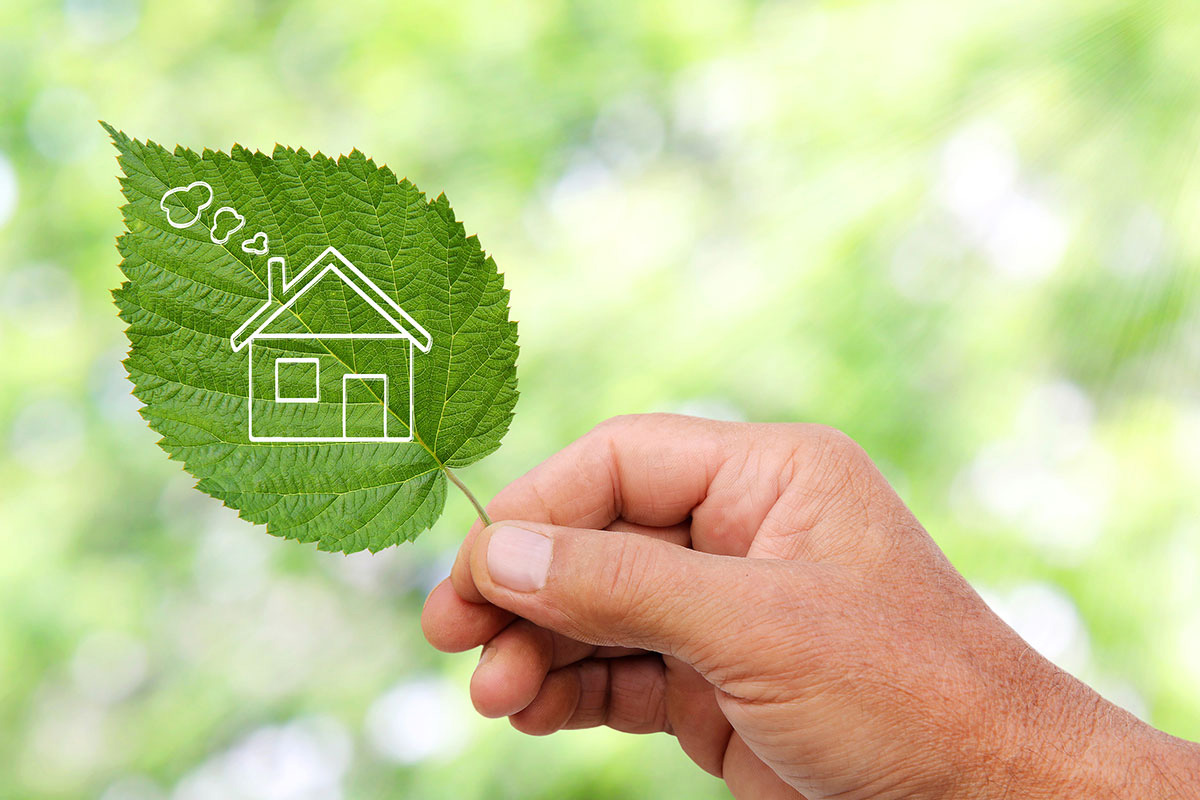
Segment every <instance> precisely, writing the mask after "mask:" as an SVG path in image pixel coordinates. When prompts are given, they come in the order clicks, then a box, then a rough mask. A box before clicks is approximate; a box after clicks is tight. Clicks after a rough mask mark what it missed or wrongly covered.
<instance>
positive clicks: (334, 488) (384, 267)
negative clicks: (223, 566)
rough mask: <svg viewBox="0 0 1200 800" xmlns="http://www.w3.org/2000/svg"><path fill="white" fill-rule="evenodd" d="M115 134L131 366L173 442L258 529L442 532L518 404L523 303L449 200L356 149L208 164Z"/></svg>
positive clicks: (408, 535) (309, 535) (406, 534)
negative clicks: (450, 495) (469, 477)
mask: <svg viewBox="0 0 1200 800" xmlns="http://www.w3.org/2000/svg"><path fill="white" fill-rule="evenodd" d="M105 128H106V129H107V130H108V132H109V134H110V135H111V136H112V139H113V143H114V144H115V145H116V148H117V150H118V151H119V157H118V161H119V163H120V166H121V169H122V171H123V172H124V176H123V177H122V178H121V188H122V190H123V192H124V195H125V199H126V200H127V204H126V205H125V206H124V207H123V209H122V211H123V214H124V219H125V226H126V229H127V230H126V232H125V233H124V234H122V235H121V236H120V238H119V239H118V240H117V249H118V250H119V251H120V253H121V256H122V259H123V260H122V262H121V271H122V272H123V273H124V275H125V278H126V279H127V280H126V281H125V282H124V283H122V284H121V286H120V288H118V289H116V290H115V291H114V292H113V297H114V299H115V301H116V305H117V307H118V309H119V310H120V315H121V318H122V319H123V320H124V321H125V322H126V323H128V328H127V331H126V333H127V335H128V337H129V343H130V350H129V357H128V358H127V359H126V361H125V365H126V369H127V370H128V373H129V377H130V379H131V380H132V381H133V383H134V387H135V388H134V394H135V395H136V396H137V397H138V399H139V400H141V401H142V402H143V403H144V404H145V406H144V408H143V409H142V415H143V417H145V419H146V420H147V421H148V422H149V423H150V426H151V427H152V428H153V429H154V430H155V431H157V432H158V433H160V434H161V435H162V439H161V440H160V442H159V444H160V445H161V446H162V448H163V449H164V450H165V451H166V452H167V453H168V455H169V456H170V457H171V458H173V459H177V460H179V461H182V462H183V465H184V467H185V468H186V469H187V470H188V471H189V472H190V473H192V474H193V475H195V476H196V477H197V478H199V483H198V484H197V486H198V488H199V489H201V490H203V491H204V492H207V493H208V494H210V495H212V496H213V497H216V498H218V499H220V500H221V501H223V502H224V503H225V504H226V505H228V506H230V507H232V508H235V509H237V510H238V512H239V514H240V515H241V516H242V517H244V518H245V519H248V520H250V521H251V522H256V523H263V524H265V525H266V526H267V529H268V531H269V532H270V533H272V534H274V535H276V536H284V537H287V538H290V539H297V540H299V541H304V542H316V543H317V545H318V547H319V548H320V549H323V550H342V551H345V552H353V551H356V550H361V549H363V548H367V549H370V550H372V551H375V550H379V549H380V548H383V547H387V546H389V545H392V544H396V543H398V542H401V541H405V540H411V539H413V538H415V537H416V536H417V535H418V534H419V533H421V532H422V531H424V530H425V529H427V528H428V527H429V526H430V525H432V524H433V522H434V521H435V520H436V519H437V518H438V516H439V515H440V514H441V511H442V508H443V506H444V504H445V500H446V486H447V476H449V477H450V478H451V479H452V480H455V482H456V483H458V481H457V479H456V478H455V476H454V475H453V473H452V472H451V471H450V468H453V467H463V466H466V465H468V464H471V463H473V462H474V461H477V460H478V459H480V458H482V457H483V456H485V455H487V454H488V453H491V452H492V451H494V450H495V449H496V448H497V447H499V446H500V440H501V439H502V438H503V436H504V434H505V432H506V431H507V430H508V426H509V423H510V422H511V420H512V415H513V407H514V405H515V404H516V399H517V388H516V358H517V326H516V323H515V322H511V321H509V318H508V290H507V289H505V288H504V279H503V276H502V275H501V274H500V273H499V272H498V271H497V268H496V264H495V262H494V261H493V260H492V259H491V258H490V257H489V256H487V255H485V254H484V252H483V250H482V249H481V248H480V245H479V241H478V240H477V239H476V238H475V237H474V236H467V235H466V233H465V231H464V230H463V226H462V224H461V223H459V222H458V221H457V220H456V219H455V217H454V212H453V211H452V210H451V209H450V204H449V203H448V202H447V200H446V198H445V196H440V197H438V198H437V199H436V200H433V201H429V200H427V199H426V197H425V195H424V194H422V193H421V192H420V191H418V190H417V188H416V187H415V186H413V185H412V184H411V183H410V182H409V181H408V180H397V179H396V176H395V175H394V174H393V173H392V172H391V171H390V170H389V169H388V168H387V167H380V166H377V165H376V164H375V163H374V162H373V161H371V160H370V159H368V158H366V157H365V156H364V155H363V154H362V153H359V152H357V151H354V152H352V153H350V154H349V155H347V156H341V157H339V158H337V159H336V160H335V159H332V158H328V157H326V156H324V155H321V154H320V153H317V154H315V155H309V154H308V153H307V152H305V151H304V150H303V149H300V150H292V149H290V148H285V147H282V146H276V148H275V151H274V152H273V153H272V154H271V155H269V156H268V155H265V154H263V153H259V152H250V151H249V150H246V149H245V148H243V147H240V146H237V145H235V146H234V147H233V148H232V150H231V152H230V153H228V154H226V153H221V152H212V151H208V150H205V151H204V152H203V153H202V154H199V155H198V154H196V153H194V152H192V151H191V150H187V149H184V148H181V147H177V148H176V149H175V150H174V151H173V152H171V151H168V150H166V149H165V148H163V147H161V146H159V145H157V144H155V143H154V142H151V141H146V142H144V143H143V142H139V141H137V140H135V139H131V138H129V137H128V136H126V135H125V134H124V133H122V132H120V131H117V130H116V129H114V128H112V127H111V126H109V125H107V124H105ZM197 182H202V183H200V184H197ZM193 184H197V185H195V186H193ZM205 185H207V187H210V188H211V190H212V191H211V195H212V196H211V199H210V200H208V202H206V199H207V197H206V196H207V195H208V194H209V193H208V192H207V191H206V188H205ZM188 187H191V189H190V190H189V188H188ZM172 189H181V191H178V192H173V193H170V194H168V192H170V190H172ZM235 212H236V213H235ZM168 213H169V214H170V219H168ZM239 218H242V219H244V224H243V225H241V226H240V227H239V226H238V222H239ZM192 219H195V221H194V222H193V223H192V224H187V223H188V222H189V221H190V220H192ZM214 220H215V222H216V225H215V228H216V230H215V232H214V231H213V230H212V229H213V228H214ZM180 225H182V226H183V227H177V226H180ZM234 229H236V230H234ZM231 230H233V233H232V235H230V231H231ZM264 234H265V236H264ZM226 237H228V238H227V240H226V241H225V242H224V243H223V244H218V243H214V238H215V239H218V240H220V239H225V238H226ZM264 246H265V247H266V248H267V250H268V251H267V253H264V254H259V252H260V251H261V250H262V249H263V247H264ZM331 247H332V248H334V249H333V250H332V251H331V250H329V248H331ZM279 257H282V258H283V262H282V265H283V266H282V267H281V265H280V263H279V262H276V263H274V264H271V263H270V262H269V260H270V259H273V258H279ZM305 267H310V269H308V271H307V272H302V271H303V270H304V268H305ZM355 269H356V270H358V272H359V274H356V273H354V272H353V270H355ZM272 270H274V274H269V273H272ZM284 275H286V278H287V283H285V282H284V280H283V276H284ZM297 276H299V277H297ZM269 285H270V286H271V287H272V289H273V292H274V296H273V297H270V298H269V297H268V286H269ZM372 285H373V286H372ZM252 318H253V319H252ZM248 320H250V322H249V323H248V324H247V321H248ZM264 323H266V324H265V327H264ZM239 329H241V331H240V333H239V335H238V338H232V337H234V334H235V333H238V332H239ZM256 332H257V333H256ZM363 334H370V335H371V336H370V337H367V338H364V337H363ZM423 350H427V352H423ZM280 359H281V360H280ZM351 376H380V377H366V378H360V377H351ZM382 376H386V385H385V382H384V379H383V377H382ZM410 386H411V390H410V389H409V387H410ZM410 392H411V394H410ZM410 420H411V422H412V424H411V427H410V425H409V423H410ZM252 432H253V434H254V437H255V438H254V440H253V441H252V440H251V433H252ZM385 436H386V437H387V438H388V439H390V440H388V441H361V439H371V438H375V439H382V438H383V437H385ZM344 438H350V439H360V440H359V441H346V440H344ZM399 438H411V441H403V442H397V441H392V440H394V439H399ZM281 439H284V440H281ZM460 485H461V484H460ZM464 491H465V487H464ZM468 496H470V495H469V493H468ZM471 500H472V502H474V498H473V497H472V498H471Z"/></svg>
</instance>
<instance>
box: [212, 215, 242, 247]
mask: <svg viewBox="0 0 1200 800" xmlns="http://www.w3.org/2000/svg"><path fill="white" fill-rule="evenodd" d="M245 224H246V218H245V217H243V216H242V215H241V214H239V213H238V212H236V211H234V210H233V209H232V208H230V207H229V206H221V207H220V208H218V209H217V213H215V214H213V223H212V228H210V229H209V232H208V234H209V238H211V239H212V240H213V244H225V243H226V242H228V241H229V237H230V236H233V235H234V234H235V233H237V232H238V231H240V230H241V229H242V227H243V226H244V225H245ZM222 231H224V232H223V233H222Z"/></svg>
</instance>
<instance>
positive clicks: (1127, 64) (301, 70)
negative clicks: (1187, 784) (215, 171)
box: [0, 0, 1200, 800]
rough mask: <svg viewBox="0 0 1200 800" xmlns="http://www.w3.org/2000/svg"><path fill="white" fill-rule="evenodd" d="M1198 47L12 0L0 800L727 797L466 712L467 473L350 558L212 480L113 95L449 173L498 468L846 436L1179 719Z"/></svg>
mask: <svg viewBox="0 0 1200 800" xmlns="http://www.w3.org/2000/svg"><path fill="white" fill-rule="evenodd" d="M1196 41H1200V6H1198V5H1197V4H1196V3H1195V2H1193V0H1162V2H1156V3H1129V2H1123V1H1122V2H1118V1H1117V0H1061V1H1060V2H1054V3H1046V2H1038V1H1037V0H1019V1H1016V2H1014V0H972V2H968V3H959V4H955V5H947V4H946V3H944V2H933V0H863V1H862V2H853V3H849V2H847V3H820V2H796V3H791V2H782V1H776V2H758V3H754V2H719V1H718V0H664V1H663V2H634V1H633V0H628V2H627V1H626V0H615V1H614V2H605V3H585V2H572V1H570V0H524V2H511V3H489V2H483V0H470V1H469V2H462V3H445V2H433V1H432V0H428V1H427V0H414V1H413V2H405V3H389V2H372V1H371V0H344V1H343V2H340V3H337V4H334V5H333V6H331V5H330V4H327V3H319V2H315V0H308V1H306V2H294V3H293V2H286V3H285V2H271V0H259V1H258V2H246V3H242V2H231V1H228V0H227V1H222V0H214V1H213V2H205V3H174V2H165V1H162V2H146V3H142V2H138V0H65V2H55V3H51V2H29V0H9V1H8V2H5V3H3V4H0V349H2V352H3V358H0V486H3V487H4V488H3V489H2V490H0V603H2V607H3V608H4V609H5V614H4V615H3V617H2V618H0V787H2V788H0V795H8V794H11V795H12V796H18V797H23V798H69V797H103V798H104V800H131V799H133V798H137V799H138V800H145V799H146V798H168V797H169V798H172V800H197V799H200V798H267V797H270V798H289V799H290V798H301V797H345V798H374V797H379V796H407V797H414V798H423V799H424V798H438V797H447V798H449V797H453V798H485V797H486V798H495V797H513V798H556V799H558V798H590V797H612V796H620V797H634V798H636V797H646V798H650V797H663V796H676V797H678V796H687V797H722V796H725V794H724V790H723V789H722V788H721V787H720V785H719V784H718V782H717V781H715V780H714V779H711V778H709V777H707V776H705V775H703V774H701V773H698V771H697V770H695V769H694V768H692V767H691V766H690V765H689V763H688V762H687V760H686V759H685V758H684V757H683V756H682V755H680V754H679V753H678V752H677V748H676V747H675V744H674V742H673V741H671V740H670V739H669V738H668V737H666V736H657V737H648V738H644V739H637V738H634V737H624V736H618V735H615V734H611V733H609V732H606V731H590V732H572V733H567V734H561V735H558V736H554V737H550V738H549V739H545V740H533V739H527V738H523V737H521V736H520V735H518V734H516V733H514V732H512V731H511V730H510V729H509V728H508V726H507V724H506V723H504V722H503V721H500V722H490V721H484V720H480V719H477V718H476V717H475V716H474V715H473V713H472V712H471V710H470V707H469V702H468V700H467V698H466V693H465V687H466V679H467V676H468V675H469V672H470V669H471V666H472V663H471V662H472V660H473V659H472V658H471V656H469V655H463V656H459V657H443V656H440V655H437V654H435V653H433V652H431V651H430V650H429V649H428V647H427V646H426V645H425V644H424V643H423V641H422V639H421V636H420V631H419V627H418V624H417V615H418V612H419V609H420V604H421V600H422V598H423V596H424V593H425V591H426V590H427V589H428V588H429V587H430V586H431V585H432V584H433V583H434V582H435V581H436V580H437V579H438V578H440V577H441V576H442V575H443V574H445V572H446V570H447V568H448V564H449V559H450V558H451V555H452V552H453V549H454V547H455V546H456V544H457V541H458V539H459V538H460V537H461V534H463V533H464V532H465V530H466V528H467V526H468V525H469V523H470V521H471V509H470V507H469V505H468V504H467V503H466V502H465V501H464V500H462V499H461V498H459V497H457V496H456V495H453V494H452V495H450V497H449V498H448V502H447V513H446V515H445V517H444V518H443V519H442V521H441V522H440V523H439V524H438V525H437V527H436V528H435V529H434V530H433V531H432V532H431V533H429V534H427V535H425V536H423V537H422V538H421V539H420V540H419V541H418V542H416V543H414V544H406V545H404V546H402V547H400V548H392V549H389V550H386V551H383V552H381V553H379V554H376V555H370V554H367V553H360V554H357V555H354V556H350V557H346V556H341V555H333V554H329V553H319V552H317V551H316V549H315V548H314V547H312V546H311V545H300V544H296V543H294V542H285V541H280V540H276V539H273V538H271V537H269V536H266V535H264V534H263V533H262V532H261V531H260V530H256V529H254V528H253V527H252V526H250V525H248V524H247V523H245V522H243V521H241V520H238V519H237V518H236V516H235V515H234V514H233V513H232V512H230V511H228V510H227V509H223V508H221V507H220V505H219V504H218V503H216V501H213V500H211V499H210V498H207V497H205V496H203V495H201V494H200V493H198V492H196V491H195V490H194V489H193V488H192V483H193V481H192V480H191V479H189V478H188V477H187V476H186V475H185V474H184V473H183V472H182V471H181V470H180V468H179V466H178V465H177V464H175V463H172V462H169V461H168V460H167V459H166V457H165V456H164V455H163V454H162V452H161V451H160V450H159V449H158V448H157V447H155V446H154V442H155V440H156V438H157V437H156V436H155V435H154V434H153V433H152V432H151V431H150V430H149V429H148V428H147V427H146V426H145V424H144V422H143V421H142V420H141V419H140V418H139V416H138V414H137V404H136V402H135V401H134V400H133V398H132V397H131V396H130V395H129V388H130V387H129V384H128V382H127V381H126V380H125V377H124V374H123V370H122V368H121V366H120V360H121V358H122V357H123V355H124V349H125V345H124V341H123V337H122V333H121V330H122V323H121V322H120V320H119V319H118V318H117V315H116V313H115V310H114V308H113V306H112V304H111V301H110V298H109V294H108V293H109V290H110V289H111V288H113V287H114V286H116V285H117V283H118V282H119V280H120V273H119V270H118V268H117V264H118V261H119V257H118V254H117V252H116V250H115V248H114V247H113V239H114V237H115V236H116V235H117V233H118V232H119V231H120V229H121V218H120V213H119V211H118V207H119V205H120V204H121V197H120V192H119V188H118V185H117V181H116V174H117V167H116V163H115V160H114V159H113V157H112V150H111V148H110V146H109V144H108V142H107V138H106V136H105V134H104V132H103V131H102V130H101V128H100V127H99V126H98V125H97V124H96V120H97V119H98V118H104V119H107V120H109V121H112V122H113V123H114V124H116V125H118V126H119V127H121V128H123V129H125V130H129V131H136V132H138V134H139V135H140V136H148V137H150V138H153V139H155V140H157V141H160V142H168V143H174V142H182V143H186V144H187V145H189V146H192V147H195V148H197V149H200V148H202V147H211V148H214V149H220V148H226V147H228V145H229V143H230V142H233V141H238V142H241V143H242V144H244V145H246V146H247V147H250V148H252V149H259V150H263V151H264V152H270V151H271V149H272V148H273V146H274V144H275V142H276V141H279V142H283V143H285V144H288V143H295V144H303V145H304V146H305V147H307V148H309V149H310V150H314V151H315V150H318V149H319V150H321V151H322V152H324V153H328V154H338V153H348V152H350V150H351V149H353V148H359V149H360V150H362V151H363V152H365V153H367V154H368V155H370V156H371V157H373V158H374V159H375V160H376V161H377V162H378V163H386V164H388V165H389V166H390V167H391V168H392V169H394V170H395V171H396V172H397V174H398V175H399V176H407V177H409V178H410V179H412V180H413V182H415V183H416V184H417V185H418V186H420V187H422V189H423V190H425V191H426V192H428V193H429V194H430V196H436V195H437V194H438V193H439V192H441V191H444V192H445V193H446V194H447V196H448V197H450V198H451V199H452V200H453V202H454V208H455V212H456V214H457V216H458V217H459V218H460V219H463V220H465V221H466V224H467V233H472V234H478V235H479V237H480V239H481V241H483V242H485V243H486V246H487V249H488V252H489V254H491V255H492V256H494V258H495V260H496V262H497V264H498V265H499V266H500V268H501V269H502V270H503V271H504V273H505V276H506V282H507V285H508V286H509V287H510V288H511V289H512V306H513V318H514V319H516V320H519V321H520V326H521V344H522V348H521V349H522V357H521V368H520V373H521V374H520V377H521V387H522V399H521V404H520V413H519V414H518V415H517V417H516V420H515V422H514V423H513V426H512V429H511V431H510V433H509V435H508V437H507V439H506V443H505V446H504V447H503V448H502V449H501V450H500V451H498V452H497V453H496V454H494V455H492V456H490V457H489V458H488V459H487V460H486V461H484V462H482V463H481V464H480V465H478V466H475V467H472V468H470V469H468V470H466V474H465V476H464V477H465V478H466V479H467V480H468V481H469V482H470V483H471V485H472V486H473V487H474V488H476V490H477V491H479V492H480V493H481V494H483V495H490V494H492V493H494V492H495V491H496V490H497V489H499V488H500V487H501V486H502V485H503V484H504V483H505V482H506V481H507V480H509V479H511V478H512V477H514V476H516V475H517V474H519V473H520V472H522V471H524V470H525V469H527V468H529V467H530V466H532V465H533V464H535V463H536V462H537V461H539V460H540V459H541V458H543V457H545V456H546V455H548V454H549V453H550V452H552V451H553V450H554V449H557V448H558V447H561V446H562V445H564V444H565V443H567V442H568V441H569V440H571V439H572V438H574V437H575V436H577V435H579V434H581V433H583V432H584V431H586V430H587V429H588V428H589V427H590V426H591V425H592V424H594V423H595V422H596V421H598V420H600V419H602V418H604V417H606V416H610V415H612V414H617V413H624V412H635V411H648V410H673V411H685V412H692V413H699V414H705V415H709V416H720V417H726V418H734V419H750V420H815V421H821V422H826V423H830V424H833V425H837V426H839V427H842V428H844V429H845V430H847V431H848V432H850V433H851V434H852V435H854V436H855V437H856V438H857V439H858V440H859V441H861V442H862V443H863V444H864V445H865V446H866V448H867V449H868V450H869V451H870V452H871V453H872V454H873V455H874V456H875V457H876V458H877V459H878V460H879V462H880V463H881V465H882V466H883V468H884V470H885V472H886V473H887V475H888V476H889V478H890V479H891V480H892V481H893V483H894V485H895V486H896V487H897V489H898V490H899V492H900V493H901V495H902V496H903V497H904V498H905V499H906V500H907V501H908V502H909V503H910V504H911V505H912V506H913V508H914V509H915V511H916V512H917V514H918V516H919V517H920V518H921V519H922V520H923V521H924V522H925V523H926V525H927V526H928V527H929V529H930V531H931V532H932V533H933V535H934V536H935V538H936V539H937V540H938V541H939V542H940V543H941V544H942V546H943V547H944V548H945V549H946V551H947V552H948V554H949V555H950V557H951V559H952V560H953V561H954V562H955V563H956V564H957V565H958V566H959V567H960V568H961V569H962V570H963V571H964V572H965V573H966V574H967V576H968V577H969V578H970V579H971V580H972V581H973V582H974V583H975V584H976V585H978V586H979V587H980V588H981V589H982V590H983V591H984V592H985V595H986V596H987V597H988V599H989V601H991V602H992V603H993V604H994V605H995V607H996V608H997V609H998V610H1000V611H1001V613H1003V614H1004V616H1005V617H1006V618H1008V619H1009V620H1010V621H1012V623H1013V624H1014V625H1015V626H1016V627H1017V628H1018V629H1019V630H1021V632H1022V633H1024V634H1025V635H1026V636H1027V637H1028V638H1029V639H1030V641H1031V642H1032V643H1033V644H1034V645H1035V646H1037V647H1038V648H1039V649H1041V650H1042V651H1043V652H1045V653H1047V654H1048V655H1050V656H1051V657H1052V658H1054V659H1055V660H1056V661H1057V662H1058V663H1060V664H1062V665H1063V666H1065V667H1067V668H1069V669H1071V670H1073V671H1075V672H1076V673H1077V674H1079V675H1081V676H1082V677H1084V678H1085V679H1086V680H1088V681H1090V682H1091V683H1092V684H1093V685H1095V686H1097V687H1098V688H1099V689H1101V691H1103V692H1104V693H1106V694H1107V695H1109V696H1110V697H1112V698H1113V699H1115V700H1116V701H1117V702H1119V703H1122V704H1123V705H1125V706H1127V707H1129V708H1131V709H1133V710H1134V711H1135V712H1137V713H1139V714H1141V715H1143V716H1144V717H1146V718H1148V719H1150V720H1151V721H1153V722H1154V723H1155V724H1157V725H1159V726H1160V727H1163V728H1165V729H1167V730H1168V731H1171V732H1172V733H1176V734H1179V735H1182V736H1187V737H1191V738H1200V722H1198V720H1200V697H1198V695H1197V693H1196V691H1195V686H1196V685H1197V683H1198V682H1200V666H1198V665H1200V594H1198V591H1200V590H1198V589H1197V586H1200V566H1198V564H1200V378H1198V377H1197V376H1198V375H1200V292H1198V291H1197V276H1198V273H1200V225H1197V224H1196V221H1197V220H1198V219H1200V159H1198V158H1197V156H1198V142H1200V60H1198V59H1197V58H1196V56H1195V42H1196ZM282 776H286V781H285V780H284V779H283V777H282Z"/></svg>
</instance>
